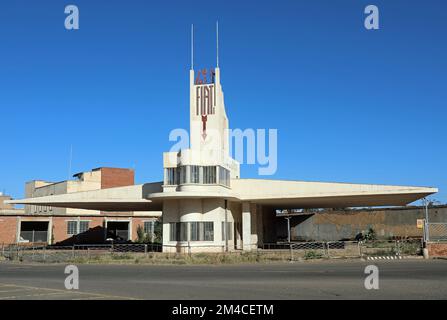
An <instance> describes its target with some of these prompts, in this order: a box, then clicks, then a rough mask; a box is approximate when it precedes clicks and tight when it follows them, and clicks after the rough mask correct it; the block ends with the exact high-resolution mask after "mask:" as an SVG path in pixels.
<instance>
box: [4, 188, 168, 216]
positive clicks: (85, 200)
mask: <svg viewBox="0 0 447 320" xmlns="http://www.w3.org/2000/svg"><path fill="white" fill-rule="evenodd" d="M161 185H162V183H161V182H157V183H148V184H142V185H134V186H128V187H118V188H110V189H100V190H92V191H85V192H76V193H67V194H61V195H53V196H47V197H38V198H29V199H23V200H14V201H9V203H11V204H23V205H37V206H49V207H56V208H74V209H87V210H101V211H161V209H162V204H161V203H160V202H159V201H151V200H148V199H145V197H144V194H147V193H148V192H157V191H161Z"/></svg>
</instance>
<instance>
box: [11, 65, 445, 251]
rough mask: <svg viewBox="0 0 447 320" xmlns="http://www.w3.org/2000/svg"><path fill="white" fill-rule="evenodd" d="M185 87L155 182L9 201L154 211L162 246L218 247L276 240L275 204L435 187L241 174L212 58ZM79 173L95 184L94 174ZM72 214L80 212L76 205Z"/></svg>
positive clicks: (377, 201) (351, 203)
mask: <svg viewBox="0 0 447 320" xmlns="http://www.w3.org/2000/svg"><path fill="white" fill-rule="evenodd" d="M189 89H190V90H189V120H190V128H189V141H188V147H185V148H182V149H181V150H178V151H175V152H166V153H164V154H163V176H164V179H163V181H156V182H149V183H145V184H141V185H131V186H117V185H115V184H113V183H111V184H109V185H108V188H101V189H94V190H86V189H80V188H78V187H74V186H73V187H72V188H73V189H72V190H75V189H76V188H78V189H77V190H78V192H73V193H64V194H57V193H56V189H54V190H53V189H51V188H53V187H50V186H46V187H45V188H47V189H46V190H45V192H44V191H40V190H39V188H35V186H30V192H31V193H33V194H34V196H29V195H28V196H27V198H26V199H22V200H17V201H11V202H10V203H14V204H24V205H30V206H33V207H32V208H36V207H37V208H39V209H38V210H41V208H42V207H46V206H48V207H53V208H69V209H70V210H71V209H75V210H97V211H100V212H103V211H106V212H111V211H112V212H114V211H128V212H145V211H161V212H162V220H163V250H164V251H176V252H181V251H184V248H188V250H189V251H190V252H204V251H206V252H209V251H213V252H222V251H234V250H246V251H249V250H252V249H254V248H256V247H258V246H261V245H262V244H264V243H270V242H276V240H277V232H276V220H277V217H276V212H277V211H278V210H285V209H300V208H304V209H308V208H346V207H373V206H405V205H407V204H409V203H412V202H413V201H416V200H418V199H421V198H423V197H426V196H428V195H430V194H433V193H436V192H437V191H438V190H437V189H436V188H431V187H415V186H391V185H377V184H351V183H335V182H308V181H299V180H295V181H294V180H275V179H244V178H242V177H241V174H240V166H239V163H238V162H237V161H236V160H234V159H232V158H231V156H230V147H229V146H230V143H229V120H228V117H227V113H226V109H225V103H224V93H223V88H222V84H221V70H220V68H219V65H218V63H217V66H216V68H215V69H212V70H194V67H193V63H192V65H191V69H190V71H189ZM249 126H250V127H253V126H254V124H249ZM84 179H87V180H90V179H91V184H92V185H93V184H95V183H96V184H98V182H97V181H96V180H95V179H97V177H96V176H95V174H93V175H92V176H91V177H87V176H84ZM89 187H90V184H89V186H88V187H87V186H86V187H85V188H89ZM33 188H34V189H33ZM54 188H55V187H54ZM64 188H65V187H64ZM67 188H68V187H67ZM33 190H34V191H33ZM49 190H51V191H49ZM48 192H49V193H48ZM31 193H30V194H31ZM64 210H65V209H64ZM76 212H78V216H81V214H80V213H81V212H83V211H76ZM95 223H98V224H100V223H101V222H95Z"/></svg>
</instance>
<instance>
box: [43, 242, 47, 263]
mask: <svg viewBox="0 0 447 320" xmlns="http://www.w3.org/2000/svg"><path fill="white" fill-rule="evenodd" d="M43 261H47V254H46V247H45V246H44V247H43Z"/></svg>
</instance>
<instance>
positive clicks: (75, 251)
mask: <svg viewBox="0 0 447 320" xmlns="http://www.w3.org/2000/svg"><path fill="white" fill-rule="evenodd" d="M421 248H422V242H421V240H420V239H412V240H392V241H391V240H390V241H363V242H362V241H360V242H357V241H331V242H294V243H266V244H264V245H263V246H262V247H261V248H258V249H257V250H253V251H250V252H245V251H240V250H238V251H231V252H225V247H224V246H220V245H217V246H212V247H210V246H200V245H181V246H163V245H161V244H102V245H101V244H100V245H73V246H48V245H41V246H37V245H31V244H29V245H26V244H13V245H1V244H0V257H1V258H3V259H6V260H13V261H24V262H46V263H58V262H71V261H74V262H101V261H106V260H110V259H111V260H116V261H118V260H121V259H127V260H129V259H147V258H149V257H150V258H154V257H155V258H160V259H165V261H169V259H182V257H183V258H184V257H191V256H194V254H195V253H196V252H200V253H198V254H200V255H202V256H203V255H204V253H203V252H202V251H209V253H210V254H211V255H213V254H218V255H221V256H222V255H223V256H227V257H235V256H237V255H255V256H256V260H255V261H261V260H262V261H273V260H276V261H285V260H288V261H297V260H309V259H320V258H326V259H328V258H366V257H374V256H416V255H421V253H422V249H421ZM205 254H206V253H205Z"/></svg>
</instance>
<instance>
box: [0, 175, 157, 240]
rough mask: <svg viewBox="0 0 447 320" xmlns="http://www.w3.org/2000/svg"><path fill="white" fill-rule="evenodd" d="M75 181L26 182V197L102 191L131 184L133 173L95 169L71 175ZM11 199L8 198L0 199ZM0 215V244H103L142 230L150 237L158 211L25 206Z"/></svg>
mask: <svg viewBox="0 0 447 320" xmlns="http://www.w3.org/2000/svg"><path fill="white" fill-rule="evenodd" d="M74 177H75V178H76V179H75V180H68V181H62V182H56V183H54V182H47V181H41V180H35V181H31V182H28V183H26V186H25V194H26V196H27V198H38V197H45V196H53V195H66V194H71V193H77V192H83V191H93V190H101V189H107V188H114V187H123V186H132V185H134V171H133V170H130V169H122V168H98V169H94V170H92V171H89V172H82V173H79V174H76V175H74ZM3 198H5V200H10V199H11V198H10V197H3ZM1 203H2V206H4V207H7V208H8V209H9V210H4V211H3V212H2V213H1V216H0V230H1V232H0V243H49V244H59V245H63V244H67V245H68V244H76V243H78V244H80V243H103V242H105V241H106V240H107V239H110V240H111V239H113V241H119V242H127V241H134V240H136V238H137V230H138V228H141V229H142V230H144V232H145V233H149V234H150V236H152V237H153V232H154V226H155V224H156V223H157V221H158V219H159V218H160V216H161V212H144V211H139V212H132V211H101V210H86V209H79V208H59V207H52V206H48V205H46V206H42V205H26V206H25V209H24V210H20V211H16V210H13V208H12V206H11V205H9V204H8V205H7V204H4V201H2V202H1Z"/></svg>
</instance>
